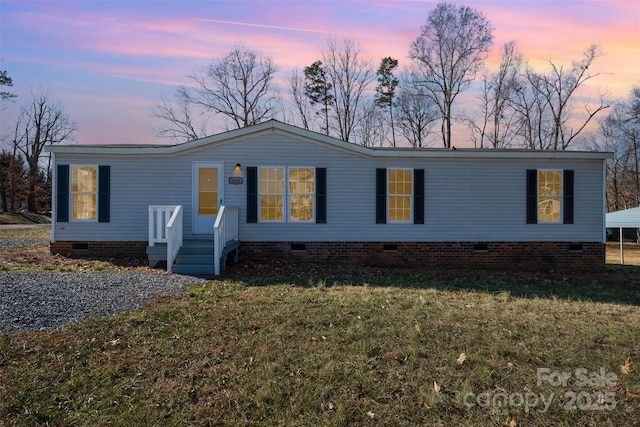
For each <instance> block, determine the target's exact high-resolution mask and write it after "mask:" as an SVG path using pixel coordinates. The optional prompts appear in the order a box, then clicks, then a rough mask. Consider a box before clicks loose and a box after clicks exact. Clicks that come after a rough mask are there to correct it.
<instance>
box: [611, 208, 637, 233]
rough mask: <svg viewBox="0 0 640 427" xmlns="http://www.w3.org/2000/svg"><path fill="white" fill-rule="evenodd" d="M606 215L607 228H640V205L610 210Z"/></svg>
mask: <svg viewBox="0 0 640 427" xmlns="http://www.w3.org/2000/svg"><path fill="white" fill-rule="evenodd" d="M606 217H607V220H606V223H607V225H606V227H607V228H640V206H638V207H637V208H631V209H625V210H622V211H616V212H609V213H608V214H607V215H606Z"/></svg>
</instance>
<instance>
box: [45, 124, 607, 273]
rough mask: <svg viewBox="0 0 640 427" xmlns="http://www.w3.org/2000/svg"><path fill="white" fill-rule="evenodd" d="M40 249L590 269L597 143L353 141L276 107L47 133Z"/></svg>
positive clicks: (183, 258) (597, 259)
mask: <svg viewBox="0 0 640 427" xmlns="http://www.w3.org/2000/svg"><path fill="white" fill-rule="evenodd" d="M47 150H48V151H50V152H51V153H52V154H53V164H54V185H53V206H54V211H53V215H52V240H51V251H52V252H53V253H60V254H65V255H69V256H79V257H82V256H85V257H118V256H138V257H141V256H142V257H148V259H149V262H150V264H156V263H158V262H166V263H167V268H168V270H169V271H173V272H181V273H193V274H214V273H215V274H218V273H219V272H220V271H221V270H224V266H225V262H226V260H227V258H228V257H232V256H235V257H236V258H237V256H238V255H239V256H240V257H242V258H243V259H244V258H265V259H273V258H290V259H296V260H300V261H301V262H304V261H324V262H354V263H368V264H376V265H381V264H385V265H405V266H422V267H426V268H431V267H460V268H465V267H469V268H483V267H486V268H500V269H530V268H535V269H558V268H589V269H594V268H600V267H603V266H604V262H605V261H604V260H605V203H604V199H605V161H606V160H607V159H608V158H609V157H610V154H608V153H598V152H577V151H535V150H475V149H458V150H445V149H409V148H367V147H362V146H357V145H354V144H350V143H346V142H343V141H340V140H337V139H334V138H331V137H328V136H325V135H320V134H318V133H314V132H311V131H308V130H304V129H300V128H297V127H295V126H291V125H287V124H284V123H281V122H278V121H274V120H272V121H268V122H264V123H261V124H258V125H255V126H251V127H247V128H243V129H237V130H232V131H229V132H225V133H221V134H218V135H214V136H210V137H206V138H203V139H199V140H195V141H190V142H187V143H183V144H177V145H55V146H49V147H47Z"/></svg>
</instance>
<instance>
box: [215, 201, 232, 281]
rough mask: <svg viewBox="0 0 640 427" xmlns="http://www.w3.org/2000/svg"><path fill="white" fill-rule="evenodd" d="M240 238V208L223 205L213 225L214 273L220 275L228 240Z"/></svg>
mask: <svg viewBox="0 0 640 427" xmlns="http://www.w3.org/2000/svg"><path fill="white" fill-rule="evenodd" d="M232 240H236V241H237V240H238V208H232V207H228V206H222V207H221V208H220V211H219V212H218V217H217V218H216V222H215V224H214V225H213V248H214V253H213V263H214V265H213V267H214V268H213V270H214V271H213V274H215V275H216V276H219V275H220V259H221V258H222V255H223V254H224V250H225V246H226V245H227V242H229V241H232Z"/></svg>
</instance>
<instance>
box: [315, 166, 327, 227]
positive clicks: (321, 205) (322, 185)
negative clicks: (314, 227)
mask: <svg viewBox="0 0 640 427" xmlns="http://www.w3.org/2000/svg"><path fill="white" fill-rule="evenodd" d="M326 223H327V168H316V224H326Z"/></svg>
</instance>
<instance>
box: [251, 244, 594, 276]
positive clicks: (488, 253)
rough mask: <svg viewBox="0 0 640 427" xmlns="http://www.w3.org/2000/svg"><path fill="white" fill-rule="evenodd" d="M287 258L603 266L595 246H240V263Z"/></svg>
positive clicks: (417, 263)
mask: <svg viewBox="0 0 640 427" xmlns="http://www.w3.org/2000/svg"><path fill="white" fill-rule="evenodd" d="M251 258H254V259H263V258H289V259H299V260H301V261H321V262H351V263H360V264H367V265H387V266H407V267H411V266H417V267H455V268H496V269H503V270H504V269H507V270H550V269H574V270H575V269H586V270H598V269H602V268H604V265H605V244H604V243H597V242H587V243H585V242H575V243H573V242H571V243H570V242H486V243H485V242H300V243H297V242H241V243H240V259H251Z"/></svg>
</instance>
